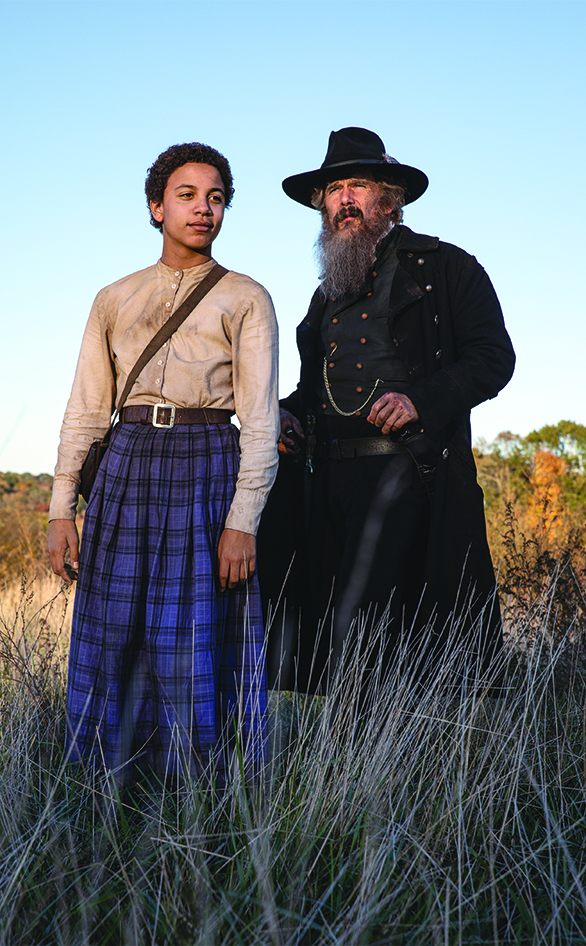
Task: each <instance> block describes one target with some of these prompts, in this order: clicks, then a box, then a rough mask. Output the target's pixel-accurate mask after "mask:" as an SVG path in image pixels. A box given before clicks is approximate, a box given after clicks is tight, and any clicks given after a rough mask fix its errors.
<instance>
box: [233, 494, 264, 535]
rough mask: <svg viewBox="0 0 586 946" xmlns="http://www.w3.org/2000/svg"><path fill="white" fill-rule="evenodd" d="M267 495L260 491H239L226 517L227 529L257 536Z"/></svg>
mask: <svg viewBox="0 0 586 946" xmlns="http://www.w3.org/2000/svg"><path fill="white" fill-rule="evenodd" d="M266 501H267V494H266V493H263V492H261V491H260V490H258V489H254V490H252V489H237V490H236V492H235V493H234V499H233V500H232V505H231V506H230V512H229V513H228V515H227V516H226V525H225V528H226V529H236V530H237V531H238V532H248V533H249V535H256V533H257V532H258V525H259V522H260V517H261V514H262V511H263V509H264V507H265V503H266Z"/></svg>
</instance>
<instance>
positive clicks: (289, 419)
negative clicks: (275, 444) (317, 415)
mask: <svg viewBox="0 0 586 946" xmlns="http://www.w3.org/2000/svg"><path fill="white" fill-rule="evenodd" d="M279 413H280V417H281V436H280V437H279V453H298V452H299V448H298V444H296V443H295V441H294V440H293V438H292V437H291V431H292V430H294V431H295V433H296V434H297V436H298V437H299V439H300V440H305V437H304V435H303V427H302V426H301V424H300V423H299V421H298V420H297V418H296V417H294V416H293V414H290V413H289V411H284V410H281V411H280V412H279Z"/></svg>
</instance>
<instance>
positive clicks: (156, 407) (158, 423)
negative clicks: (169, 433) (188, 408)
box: [152, 404, 175, 430]
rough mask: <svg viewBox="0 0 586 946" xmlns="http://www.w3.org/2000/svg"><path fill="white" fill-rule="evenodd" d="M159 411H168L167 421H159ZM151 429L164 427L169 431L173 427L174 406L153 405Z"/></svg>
mask: <svg viewBox="0 0 586 946" xmlns="http://www.w3.org/2000/svg"><path fill="white" fill-rule="evenodd" d="M159 411H170V415H169V420H167V421H164V420H161V421H160V420H159ZM152 423H153V427H165V428H166V429H167V430H170V429H171V427H174V426H175V405H174V404H155V405H154V407H153V421H152Z"/></svg>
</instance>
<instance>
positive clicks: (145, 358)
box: [112, 263, 229, 424]
mask: <svg viewBox="0 0 586 946" xmlns="http://www.w3.org/2000/svg"><path fill="white" fill-rule="evenodd" d="M227 272H229V270H227V269H226V268H225V267H224V266H220V264H219V263H216V265H215V266H214V268H213V269H212V270H211V272H209V273H208V274H207V276H206V277H205V278H204V279H202V281H201V282H200V283H199V284H198V285H197V286H196V287H195V289H194V290H193V291H192V292H190V293H189V295H188V296H187V298H186V299H184V300H183V302H182V303H181V305H180V306H179V308H178V309H177V311H176V312H174V313H173V315H172V316H171V318H170V319H167V321H166V322H165V324H164V325H162V326H161V328H160V329H159V331H158V332H157V333H156V335H155V336H154V337H153V338H151V340H150V342H149V343H148V345H147V347H146V348H145V350H144V351H143V353H142V355H141V356H140V358H139V359H138V361H137V362H136V364H135V366H134V368H133V369H132V371H131V372H130V374H129V375H128V378H127V379H126V384H125V385H124V390H123V392H122V395H121V397H120V399H119V401H118V404H117V406H116V413H115V414H114V420H113V421H112V424H114V421H115V420H116V417H117V416H118V414H119V413H120V411H121V410H122V408H123V407H124V403H125V401H126V398H127V397H128V395H129V394H130V391H131V388H132V385H133V384H134V382H135V381H136V379H137V378H138V376H139V374H140V372H141V371H142V369H143V368H144V367H145V365H147V364H148V362H149V361H150V360H151V358H152V357H153V355H156V353H157V352H158V350H159V348H160V347H161V345H162V344H163V342H166V341H167V339H169V338H171V335H173V333H174V332H176V331H177V329H178V328H179V326H180V325H181V323H182V322H185V319H186V318H187V316H188V315H189V314H190V313H191V312H193V310H194V309H195V307H196V306H198V305H199V303H200V302H201V300H202V299H203V297H204V296H206V295H207V294H208V292H209V291H210V289H213V287H214V286H215V285H216V283H218V282H219V281H220V279H222V277H223V276H225V275H226V273H227Z"/></svg>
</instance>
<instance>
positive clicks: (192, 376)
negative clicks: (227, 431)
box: [49, 260, 279, 535]
mask: <svg viewBox="0 0 586 946" xmlns="http://www.w3.org/2000/svg"><path fill="white" fill-rule="evenodd" d="M213 265H214V261H213V260H210V262H209V263H204V264H203V265H201V266H193V267H192V268H190V269H186V270H183V271H181V270H174V269H171V268H170V267H169V266H167V265H165V263H163V262H162V261H161V260H159V262H158V263H156V264H155V265H154V266H149V267H148V269H143V270H141V271H140V272H138V273H133V274H132V275H131V276H126V277H125V278H124V279H120V280H118V282H115V283H113V284H112V285H111V286H107V287H106V288H105V289H102V290H101V291H100V292H99V293H98V295H97V296H96V300H95V302H94V304H93V306H92V310H91V313H90V317H89V320H88V323H87V326H86V330H85V334H84V336H83V341H82V346H81V352H80V355H79V361H78V364H77V370H76V373H75V379H74V382H73V388H72V391H71V396H70V398H69V402H68V404H67V409H66V411H65V417H64V420H63V425H62V428H61V440H60V445H59V452H58V459H57V466H56V467H55V480H54V484H53V498H52V501H51V507H50V510H49V519H74V518H75V511H76V506H77V499H78V494H79V482H80V471H81V467H82V464H83V461H84V459H85V457H86V455H87V452H88V449H89V446H90V444H91V443H92V442H93V441H94V440H97V439H100V438H102V437H103V436H104V434H105V433H106V431H107V430H108V427H109V426H110V422H111V416H112V413H113V411H114V409H115V405H116V402H117V399H118V398H119V397H120V395H121V394H122V391H123V388H124V385H125V383H126V378H127V377H128V374H129V373H130V371H131V370H132V368H133V366H134V364H135V363H136V361H137V360H138V358H139V356H140V354H141V353H142V351H143V350H144V349H145V348H146V346H147V344H148V342H149V340H150V339H151V338H152V337H153V336H154V335H155V333H156V332H157V331H158V330H159V328H160V327H161V326H162V325H163V323H164V322H165V321H166V320H167V319H168V318H169V316H170V315H171V314H172V313H173V312H174V311H175V309H176V308H177V307H178V306H179V305H180V304H181V303H182V302H183V300H184V299H185V298H186V296H187V295H188V294H189V293H190V292H191V291H192V289H194V288H195V287H196V286H197V285H198V283H200V282H201V281H202V279H203V278H204V277H205V276H207V274H208V273H209V272H210V270H211V269H212V268H213ZM277 354H278V345H277V322H276V319H275V312H274V309H273V304H272V301H271V297H270V296H269V294H268V292H267V291H266V289H264V288H263V287H262V286H261V285H259V283H257V282H255V281H254V280H253V279H250V278H249V277H248V276H243V275H241V274H240V273H235V272H229V273H227V274H226V275H225V276H224V277H223V279H221V280H220V282H218V283H217V284H216V285H215V286H214V288H213V289H211V290H210V292H208V294H207V295H206V296H205V298H204V299H203V300H202V301H201V302H200V304H199V305H198V306H197V308H196V309H195V310H194V312H192V313H190V315H188V317H187V318H186V320H185V321H184V322H183V324H182V325H181V326H180V327H179V329H178V330H177V331H176V332H175V334H174V335H172V336H171V338H170V339H169V340H168V341H167V342H165V344H164V345H163V346H162V347H161V349H160V350H159V351H158V352H157V354H156V355H155V356H154V357H153V358H152V359H151V361H150V362H149V363H148V364H147V365H146V367H145V368H143V370H142V372H141V374H140V375H139V377H138V378H137V380H136V381H135V383H134V386H133V388H132V390H131V392H130V394H129V396H128V398H127V400H126V404H125V406H130V405H132V404H157V403H159V402H160V401H161V400H162V401H165V402H166V403H169V404H175V406H176V407H210V408H219V409H222V410H228V411H232V412H233V413H235V414H236V415H237V417H238V420H239V421H240V451H241V457H240V472H239V475H238V481H237V486H236V493H235V495H234V499H233V500H232V504H231V507H230V511H229V513H228V517H227V519H226V527H227V528H230V529H239V530H240V531H242V532H249V533H251V534H252V535H255V534H256V531H257V528H258V523H259V520H260V515H261V512H262V509H263V507H264V504H265V502H266V498H267V495H268V493H269V490H270V488H271V486H272V484H273V481H274V479H275V476H276V471H277V438H278V436H279V407H278V401H277V385H278V375H277V372H278V368H277Z"/></svg>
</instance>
